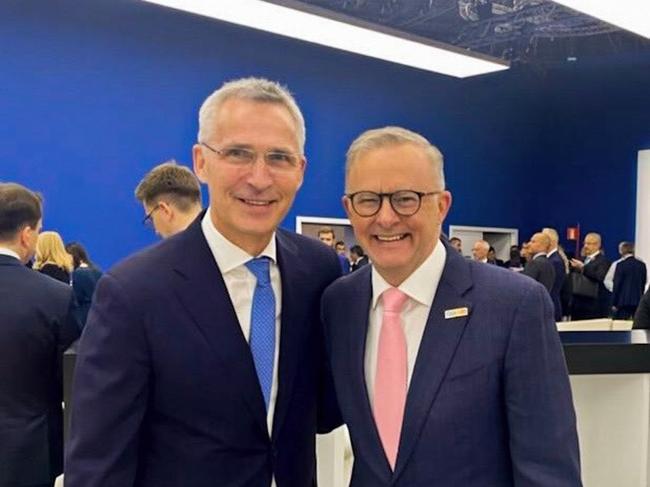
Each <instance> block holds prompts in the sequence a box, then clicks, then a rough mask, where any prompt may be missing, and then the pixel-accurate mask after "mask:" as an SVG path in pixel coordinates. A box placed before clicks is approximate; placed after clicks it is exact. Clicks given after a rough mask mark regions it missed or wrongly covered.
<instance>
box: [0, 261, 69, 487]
mask: <svg viewBox="0 0 650 487" xmlns="http://www.w3.org/2000/svg"><path fill="white" fill-rule="evenodd" d="M0 303H1V305H0V485H1V486H3V487H4V486H16V485H18V486H24V485H37V484H45V483H47V482H51V481H52V479H54V478H55V477H56V476H57V475H59V474H60V473H61V471H62V469H63V413H62V410H61V401H62V394H63V385H62V381H61V359H62V355H63V352H64V351H65V349H66V348H68V346H70V344H71V343H72V342H73V341H74V340H76V339H77V337H78V336H79V331H80V327H79V323H78V321H77V319H76V306H75V300H74V296H73V294H72V288H71V287H70V286H68V285H65V284H63V283H61V282H59V281H57V280H55V279H52V278H51V277H49V276H46V275H44V274H40V273H39V272H36V271H34V270H32V269H28V268H27V267H25V266H24V265H23V264H22V263H21V262H20V261H19V260H18V259H15V258H14V257H10V256H6V255H0Z"/></svg>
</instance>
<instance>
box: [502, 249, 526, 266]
mask: <svg viewBox="0 0 650 487" xmlns="http://www.w3.org/2000/svg"><path fill="white" fill-rule="evenodd" d="M504 267H506V268H508V269H510V270H513V271H517V272H521V271H523V270H524V263H523V261H522V260H521V253H520V252H519V245H511V246H510V259H508V260H507V261H506V262H505V264H504Z"/></svg>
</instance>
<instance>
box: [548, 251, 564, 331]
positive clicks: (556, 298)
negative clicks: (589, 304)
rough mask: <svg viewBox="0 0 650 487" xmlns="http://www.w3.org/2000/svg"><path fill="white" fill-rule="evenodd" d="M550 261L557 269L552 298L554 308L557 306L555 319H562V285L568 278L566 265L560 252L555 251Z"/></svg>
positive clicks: (549, 258)
mask: <svg viewBox="0 0 650 487" xmlns="http://www.w3.org/2000/svg"><path fill="white" fill-rule="evenodd" d="M548 261H549V262H550V263H551V264H552V265H553V269H555V280H554V281H553V287H552V288H551V300H552V301H553V308H555V321H562V286H564V281H565V279H566V276H567V274H566V267H565V266H564V261H563V260H562V257H561V256H560V254H559V252H553V253H552V254H551V255H550V256H549V257H548Z"/></svg>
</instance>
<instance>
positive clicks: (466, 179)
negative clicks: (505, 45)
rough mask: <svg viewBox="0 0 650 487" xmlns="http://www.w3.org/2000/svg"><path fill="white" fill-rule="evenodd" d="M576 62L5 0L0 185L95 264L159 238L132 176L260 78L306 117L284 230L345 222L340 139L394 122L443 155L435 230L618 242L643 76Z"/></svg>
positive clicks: (118, 6)
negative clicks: (39, 203)
mask: <svg viewBox="0 0 650 487" xmlns="http://www.w3.org/2000/svg"><path fill="white" fill-rule="evenodd" d="M572 68H573V69H569V70H560V71H558V72H551V73H547V74H546V75H541V74H538V73H534V72H527V71H525V70H512V71H509V72H506V73H499V74H496V75H488V76H483V77H478V78H473V79H469V80H456V79H452V78H447V77H444V76H438V75H434V74H429V73H425V72H422V71H419V70H414V69H410V68H405V67H402V66H396V65H392V64H390V63H385V62H382V61H378V60H373V59H369V58H364V57H360V56H356V55H353V54H349V53H344V52H340V51H335V50H331V49H327V48H323V47H320V46H315V45H310V44H305V43H300V42H297V41H292V40H289V39H284V38H281V37H278V36H274V35H271V34H265V33H262V32H257V31H252V30H249V29H244V28H240V27H236V26H232V25H229V24H225V23H220V22H215V21H210V20H207V19H203V18H200V17H196V16H192V15H181V14H178V13H173V12H171V11H168V10H166V9H162V8H159V7H156V6H154V5H150V4H146V3H142V2H138V1H126V0H110V1H109V0H85V1H83V2H79V1H78V0H57V1H52V0H42V1H31V0H4V1H3V2H2V3H0V113H1V114H2V115H3V117H2V118H3V123H2V124H0V179H1V180H14V181H18V182H21V183H23V184H25V185H27V186H30V187H32V188H33V189H37V190H39V191H41V192H42V193H43V194H44V195H45V198H46V208H45V211H46V214H45V228H46V229H54V230H57V231H59V232H60V233H61V234H62V235H63V237H64V239H65V240H80V241H81V242H83V243H84V244H85V245H86V246H87V248H88V249H89V251H90V253H91V256H92V257H93V258H94V260H96V261H97V262H98V263H99V264H100V265H102V266H104V267H107V266H109V265H111V264H113V263H114V262H115V261H117V260H118V259H120V258H122V257H124V256H125V255H127V254H129V253H131V252H133V251H134V250H136V249H139V248H141V247H143V246H144V245H147V244H149V243H151V242H153V241H155V237H154V236H153V235H152V234H151V233H150V232H148V231H147V229H145V228H143V227H142V226H141V224H140V221H141V219H142V216H143V215H142V209H141V207H140V206H139V205H138V203H137V202H136V201H135V199H134V197H133V189H134V187H135V185H136V184H137V182H138V181H139V180H140V178H141V177H142V176H143V175H144V173H146V172H147V170H149V169H150V168H151V167H152V166H153V165H155V164H157V163H159V162H161V161H163V160H166V159H169V158H175V159H177V160H178V161H180V162H184V163H186V164H188V165H189V164H191V152H190V150H191V146H192V143H193V142H194V140H195V134H196V129H197V123H196V113H197V110H198V107H199V106H200V104H201V102H202V101H203V99H204V98H205V97H206V96H207V95H208V94H209V93H210V92H211V91H212V90H213V89H215V88H216V87H218V86H219V85H220V84H221V83H222V82H223V81H225V80H228V79H232V78H237V77H241V76H247V75H256V76H265V77H268V78H271V79H276V80H279V81H281V82H282V83H285V84H287V85H288V86H289V87H290V89H291V90H292V91H293V92H294V94H295V95H296V97H297V99H298V101H299V103H300V104H301V106H302V108H303V111H304V113H305V117H306V119H307V139H308V143H307V149H306V151H307V157H308V160H309V164H308V169H307V175H306V180H305V184H304V185H303V187H302V189H301V191H300V193H299V195H298V197H297V199H296V203H295V204H294V208H293V209H292V211H291V213H290V214H289V215H288V217H287V219H286V220H285V222H284V226H285V227H287V228H293V226H294V221H295V216H296V215H311V216H333V217H341V216H344V214H343V211H342V209H341V207H340V202H339V201H340V195H341V194H342V192H343V157H344V153H345V150H346V149H347V146H348V145H349V143H350V141H351V140H352V139H353V138H354V137H355V136H356V135H358V133H359V132H361V131H362V130H364V129H367V128H371V127H377V126H381V125H387V124H399V125H404V126H406V127H408V128H411V129H413V130H416V131H419V132H421V133H422V134H423V135H425V136H426V137H428V138H429V139H430V140H431V141H432V142H433V143H435V144H436V145H438V146H439V147H440V148H441V150H442V151H443V153H444V154H445V156H446V173H447V182H448V186H449V187H450V189H451V190H452V192H453V194H454V205H453V208H452V212H451V214H450V216H449V218H448V221H447V223H449V224H463V225H488V226H504V227H516V228H519V229H520V231H521V234H520V235H521V236H522V237H527V236H528V235H530V233H531V232H533V231H534V230H535V229H537V228H539V227H540V226H542V225H545V224H547V223H550V224H554V225H557V226H558V228H563V227H565V226H566V225H567V224H571V223H574V222H575V221H577V220H579V221H581V222H582V223H583V226H589V228H593V229H596V230H601V231H602V232H603V233H604V234H605V235H606V236H608V238H611V240H612V241H616V240H620V239H623V238H631V237H632V236H633V231H634V180H635V170H636V169H635V168H636V162H635V161H636V159H635V157H636V151H637V150H639V149H642V148H649V147H650V140H649V138H650V129H649V127H650V123H648V122H650V120H649V119H648V117H649V116H650V100H649V99H648V89H647V86H650V69H647V68H648V65H639V66H634V67H632V68H628V69H627V71H625V73H624V74H623V75H618V74H617V72H616V71H614V72H611V73H609V74H608V75H607V76H605V77H602V78H601V77H600V74H599V73H600V72H601V70H595V71H592V72H590V71H589V70H580V69H579V68H578V67H575V66H574V67H572ZM610 71H611V70H610ZM585 85H587V89H585ZM584 169H588V170H589V180H588V183H589V184H588V186H587V187H588V188H590V191H593V193H594V196H593V197H592V199H594V200H596V203H594V205H593V206H592V205H588V204H586V203H585V198H586V197H587V196H588V195H587V193H586V192H585V191H584V188H585V184H584V183H583V181H582V179H581V177H582V174H583V173H584ZM581 187H582V188H583V189H582V190H581V191H578V190H577V189H576V188H581ZM610 189H613V190H614V191H617V190H618V192H622V194H618V192H615V193H613V194H612V196H611V197H610V196H609V195H610V194H611V193H610V192H609V191H610ZM611 248H612V249H613V246H612V247H611Z"/></svg>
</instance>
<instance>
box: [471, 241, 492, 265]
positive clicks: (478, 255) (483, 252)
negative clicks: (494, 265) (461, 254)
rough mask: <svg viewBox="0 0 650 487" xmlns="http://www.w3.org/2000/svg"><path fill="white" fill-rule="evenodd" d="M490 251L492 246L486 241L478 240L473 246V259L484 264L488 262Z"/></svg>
mask: <svg viewBox="0 0 650 487" xmlns="http://www.w3.org/2000/svg"><path fill="white" fill-rule="evenodd" d="M489 251H490V244H489V243H487V242H486V241H485V240H477V241H476V242H474V245H473V246H472V258H473V259H474V260H475V261H477V262H482V263H484V264H486V263H487V261H488V252H489Z"/></svg>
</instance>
